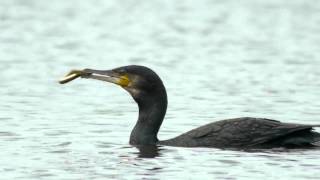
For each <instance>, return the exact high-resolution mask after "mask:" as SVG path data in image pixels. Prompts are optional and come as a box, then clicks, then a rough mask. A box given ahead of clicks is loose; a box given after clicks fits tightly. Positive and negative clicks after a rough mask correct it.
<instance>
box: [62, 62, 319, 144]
mask: <svg viewBox="0 0 320 180" xmlns="http://www.w3.org/2000/svg"><path fill="white" fill-rule="evenodd" d="M77 77H82V78H88V79H96V80H101V81H106V82H111V83H114V84H117V85H120V86H121V87H122V88H124V89H125V90H126V91H128V92H129V93H130V94H131V96H132V97H133V99H134V100H135V101H136V103H137V104H138V107H139V118H138V121H137V123H136V125H135V126H134V128H133V130H132V132H131V135H130V144H131V145H168V146H181V147H215V148H241V149H252V148H276V147H285V148H306V147H316V146H318V145H320V133H318V132H314V131H313V128H314V127H320V125H306V124H293V123H282V122H280V121H276V120H271V119H264V118H251V117H242V118H235V119H227V120H222V121H217V122H213V123H210V124H206V125H204V126H201V127H198V128H195V129H193V130H191V131H188V132H186V133H184V134H182V135H180V136H178V137H175V138H172V139H169V140H164V141H159V140H158V138H157V134H158V131H159V128H160V126H161V124H162V121H163V119H164V117H165V114H166V110H167V93H166V89H165V87H164V85H163V83H162V80H161V79H160V77H159V76H158V75H157V74H156V73H155V72H154V71H153V70H151V69H149V68H147V67H144V66H137V65H129V66H124V67H119V68H115V69H112V70H93V69H84V70H73V71H71V72H70V73H69V74H68V75H67V76H66V77H65V78H64V79H62V80H61V81H60V83H61V84H63V83H66V82H69V81H71V80H73V79H75V78H77Z"/></svg>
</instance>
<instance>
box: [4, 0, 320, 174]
mask: <svg viewBox="0 0 320 180" xmlns="http://www.w3.org/2000/svg"><path fill="white" fill-rule="evenodd" d="M319 32H320V1H303V0H291V1H288V0H265V1H263V0H244V1H241V2H240V1H236V0H234V1H232V0H226V1H218V0H208V1H192V0H184V1H171V0H153V1H139V0H124V1H117V0H108V1H104V0H91V1H76V0H68V1H65V0H56V1H42V0H28V1H26V0H2V1H0V75H1V82H0V87H1V88H0V97H1V104H0V127H1V130H0V150H1V152H0V157H1V159H0V174H1V177H0V179H4V180H7V179H8V180H12V179H46V180H47V179H53V180H56V179H75V180H78V179H257V178H263V179H299V180H300V179H308V180H309V179H319V178H320V160H319V159H320V150H308V151H299V150H297V151H281V152H277V151H262V152H242V151H230V150H221V149H213V148H212V149H210V148H180V147H158V149H141V150H139V149H137V148H135V147H132V146H130V145H129V144H128V140H129V135H130V131H131V129H132V128H133V126H134V124H135V121H136V119H137V115H138V114H137V113H138V109H137V106H136V104H135V103H134V101H133V100H132V98H131V97H130V96H129V94H128V93H127V92H125V91H124V90H122V89H121V88H119V87H116V86H114V85H112V84H106V83H102V82H98V81H92V80H86V79H79V80H76V81H73V82H71V83H69V84H66V85H63V86H62V85H60V84H58V83H57V80H58V79H59V78H60V77H62V76H63V75H65V73H67V72H68V71H69V70H70V69H77V68H78V69H82V68H95V69H111V68H114V67H118V66H122V65H128V64H140V65H145V66H148V67H151V68H152V69H154V70H155V71H156V72H157V73H158V74H159V75H160V76H161V77H162V79H163V81H164V83H165V85H166V87H167V91H168V97H169V106H168V112H167V115H166V118H165V120H164V123H163V125H162V127H161V129H160V132H159V135H158V137H159V139H162V140H163V139H167V138H171V137H174V136H177V135H179V134H181V133H183V132H185V131H188V130H190V129H192V128H195V127H198V126H201V125H204V124H206V123H209V122H213V121H217V120H221V119H225V118H234V117H243V116H251V117H266V118H272V119H277V120H281V121H284V122H294V123H306V124H320V111H319V110H320V80H319V76H320V68H319V67H320V33H319Z"/></svg>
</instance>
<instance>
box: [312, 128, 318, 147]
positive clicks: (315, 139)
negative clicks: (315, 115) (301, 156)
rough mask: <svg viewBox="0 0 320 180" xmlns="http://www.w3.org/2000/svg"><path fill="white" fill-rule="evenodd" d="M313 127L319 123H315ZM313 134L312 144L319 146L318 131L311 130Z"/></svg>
mask: <svg viewBox="0 0 320 180" xmlns="http://www.w3.org/2000/svg"><path fill="white" fill-rule="evenodd" d="M314 127H316V128H317V127H320V125H316V126H314ZM315 130H316V131H317V129H315ZM312 134H313V142H312V145H315V146H319V147H320V133H319V132H312Z"/></svg>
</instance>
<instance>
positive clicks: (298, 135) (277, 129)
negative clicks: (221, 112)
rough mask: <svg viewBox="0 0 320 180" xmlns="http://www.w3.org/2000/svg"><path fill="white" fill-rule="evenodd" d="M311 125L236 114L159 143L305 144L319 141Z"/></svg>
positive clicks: (174, 144) (173, 144)
mask: <svg viewBox="0 0 320 180" xmlns="http://www.w3.org/2000/svg"><path fill="white" fill-rule="evenodd" d="M313 127H314V126H312V125H302V124H291V123H281V122H280V121H275V120H270V119H262V118H250V117H243V118H236V119H227V120H222V121H217V122H213V123H210V124H206V125H204V126H201V127H199V128H196V129H193V130H191V131H188V132H186V133H184V134H182V135H180V136H178V137H176V138H173V139H169V140H166V141H160V142H159V144H163V145H172V146H184V147H217V148H255V147H257V148H258V147H259V148H270V147H282V146H284V147H289V146H292V147H293V146H297V147H298V146H307V145H310V146H311V145H312V143H316V142H317V141H320V134H319V133H316V132H313V131H312V128H313Z"/></svg>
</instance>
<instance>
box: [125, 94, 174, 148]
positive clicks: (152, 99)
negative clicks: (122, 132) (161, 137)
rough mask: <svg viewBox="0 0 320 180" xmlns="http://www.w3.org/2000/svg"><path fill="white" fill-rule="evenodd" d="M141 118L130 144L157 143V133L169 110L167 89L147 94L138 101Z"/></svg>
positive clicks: (132, 133) (133, 131) (132, 134)
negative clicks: (154, 93)
mask: <svg viewBox="0 0 320 180" xmlns="http://www.w3.org/2000/svg"><path fill="white" fill-rule="evenodd" d="M137 103H138V106H139V118H138V121H137V123H136V125H135V127H134V129H133V130H132V132H131V136H130V144H134V145H154V144H156V143H157V141H158V138H157V134H158V131H159V128H160V126H161V124H162V121H163V119H164V116H165V114H166V110H167V103H168V102H167V94H166V91H165V89H163V90H160V91H159V92H157V93H156V95H148V96H145V97H144V99H143V100H141V101H137Z"/></svg>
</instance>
